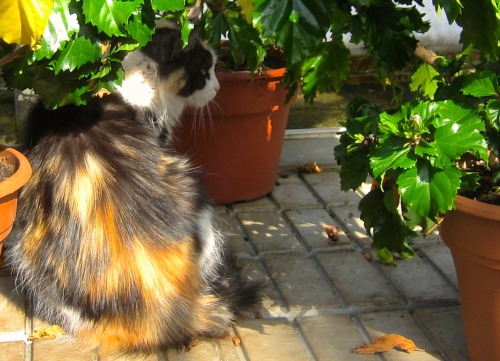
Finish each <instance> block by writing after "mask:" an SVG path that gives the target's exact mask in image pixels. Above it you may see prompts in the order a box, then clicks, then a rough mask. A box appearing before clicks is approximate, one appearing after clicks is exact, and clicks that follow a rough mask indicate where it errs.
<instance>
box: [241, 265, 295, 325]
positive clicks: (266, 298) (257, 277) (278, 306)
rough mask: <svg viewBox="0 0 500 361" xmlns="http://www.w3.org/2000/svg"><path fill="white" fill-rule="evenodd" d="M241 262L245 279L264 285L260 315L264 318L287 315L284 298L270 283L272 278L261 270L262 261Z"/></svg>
mask: <svg viewBox="0 0 500 361" xmlns="http://www.w3.org/2000/svg"><path fill="white" fill-rule="evenodd" d="M240 262H241V264H242V275H243V277H244V278H246V279H248V280H252V281H256V282H261V283H262V286H263V287H262V290H261V296H262V306H261V308H260V314H261V315H262V316H264V317H272V315H283V314H285V313H286V312H287V309H286V304H285V301H284V300H283V296H282V295H281V293H280V292H279V290H278V289H277V288H276V287H275V285H274V284H273V283H272V282H271V281H270V277H269V276H268V275H267V274H265V272H263V270H262V269H261V267H260V265H259V263H260V262H261V261H257V260H250V259H243V260H240ZM245 316H246V315H245Z"/></svg>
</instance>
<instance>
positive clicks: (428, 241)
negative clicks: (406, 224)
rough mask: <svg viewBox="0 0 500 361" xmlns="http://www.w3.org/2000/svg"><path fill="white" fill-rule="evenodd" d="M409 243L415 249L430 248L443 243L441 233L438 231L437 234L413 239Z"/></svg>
mask: <svg viewBox="0 0 500 361" xmlns="http://www.w3.org/2000/svg"><path fill="white" fill-rule="evenodd" d="M417 230H418V228H417ZM409 243H410V245H412V246H413V247H425V246H429V245H438V244H442V243H443V241H442V240H441V237H440V236H439V233H438V232H437V231H435V232H432V233H430V234H428V235H427V236H425V237H424V236H418V237H415V238H411V239H410V242H409Z"/></svg>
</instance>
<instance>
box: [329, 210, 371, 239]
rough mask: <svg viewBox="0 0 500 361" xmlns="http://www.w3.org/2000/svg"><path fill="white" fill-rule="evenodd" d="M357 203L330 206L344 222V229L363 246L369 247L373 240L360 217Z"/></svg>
mask: <svg viewBox="0 0 500 361" xmlns="http://www.w3.org/2000/svg"><path fill="white" fill-rule="evenodd" d="M357 207H358V206H357V205H350V206H347V207H334V208H330V211H331V212H333V214H334V215H335V217H337V219H338V220H339V221H340V222H341V223H342V226H343V228H344V231H346V232H347V233H348V234H349V235H350V236H352V237H355V238H356V239H357V240H358V242H359V243H360V245H361V246H362V247H368V246H370V245H371V244H372V242H373V240H372V238H371V237H370V236H369V235H368V233H367V232H366V230H365V226H364V223H363V221H361V219H359V213H360V212H359V210H358V208H357Z"/></svg>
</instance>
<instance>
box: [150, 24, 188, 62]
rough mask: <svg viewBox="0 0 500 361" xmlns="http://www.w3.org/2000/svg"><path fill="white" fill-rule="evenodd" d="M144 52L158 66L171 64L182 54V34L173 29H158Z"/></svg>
mask: <svg viewBox="0 0 500 361" xmlns="http://www.w3.org/2000/svg"><path fill="white" fill-rule="evenodd" d="M142 51H143V52H144V53H145V54H146V55H147V56H149V57H150V58H151V59H153V60H154V61H156V62H157V63H158V64H166V63H169V62H171V61H172V60H174V59H175V58H176V57H177V56H178V54H179V53H181V52H182V41H181V34H180V32H179V30H176V29H172V28H167V27H165V28H160V29H157V30H156V32H155V34H154V35H153V38H152V39H151V41H150V42H149V43H148V44H147V45H146V46H145V47H144V48H143V49H142Z"/></svg>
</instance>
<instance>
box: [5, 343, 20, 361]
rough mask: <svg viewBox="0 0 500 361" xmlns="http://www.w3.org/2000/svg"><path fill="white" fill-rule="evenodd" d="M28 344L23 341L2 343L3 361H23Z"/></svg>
mask: <svg viewBox="0 0 500 361" xmlns="http://www.w3.org/2000/svg"><path fill="white" fill-rule="evenodd" d="M25 350H26V343H24V342H23V341H14V342H0V355H1V356H0V357H1V359H2V360H3V361H22V360H24V353H25Z"/></svg>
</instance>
